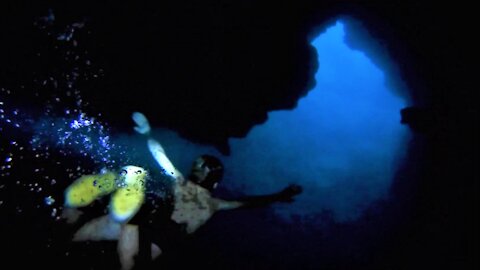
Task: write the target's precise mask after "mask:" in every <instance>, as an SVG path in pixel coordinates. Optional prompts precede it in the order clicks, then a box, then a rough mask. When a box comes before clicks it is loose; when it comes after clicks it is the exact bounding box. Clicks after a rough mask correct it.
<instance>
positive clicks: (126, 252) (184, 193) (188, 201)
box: [118, 139, 243, 269]
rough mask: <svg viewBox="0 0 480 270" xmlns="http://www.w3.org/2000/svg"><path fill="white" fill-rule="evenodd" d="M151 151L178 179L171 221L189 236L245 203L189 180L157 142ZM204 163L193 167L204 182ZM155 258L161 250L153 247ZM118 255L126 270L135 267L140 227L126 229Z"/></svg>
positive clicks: (175, 184)
mask: <svg viewBox="0 0 480 270" xmlns="http://www.w3.org/2000/svg"><path fill="white" fill-rule="evenodd" d="M148 143H149V149H150V151H151V152H154V153H152V154H153V156H154V157H155V159H156V160H157V162H158V163H159V164H160V166H161V167H162V168H168V169H170V170H171V171H169V170H168V169H167V173H168V172H170V174H171V175H173V176H174V180H173V181H174V183H173V184H174V185H173V206H174V207H173V212H172V215H171V216H170V218H171V219H172V220H173V221H175V222H176V223H178V224H185V225H186V232H187V233H188V234H192V233H194V232H195V231H196V230H197V229H198V228H200V227H201V226H202V225H203V224H205V223H206V222H207V221H208V220H209V219H210V218H211V217H212V216H213V214H215V213H216V212H217V211H220V210H229V209H235V208H238V207H241V206H242V205H243V203H242V202H239V201H226V200H222V199H219V198H215V197H213V196H212V195H211V193H210V191H209V190H207V189H205V188H203V187H201V186H200V185H198V184H196V183H193V182H191V181H189V180H188V179H186V178H185V177H184V176H183V175H182V174H181V173H180V172H179V171H178V170H176V169H175V168H174V167H173V165H172V164H171V162H170V160H169V159H168V158H167V157H166V155H165V151H164V150H163V148H162V146H161V145H160V144H159V143H158V142H157V141H155V140H153V139H149V141H148ZM201 165H202V160H201V159H199V160H197V161H196V162H195V163H194V165H193V167H192V175H195V176H196V177H197V179H200V180H202V179H204V178H205V177H206V176H207V175H208V170H209V169H208V167H206V168H201V167H202V166H201ZM151 248H152V259H155V258H156V257H158V256H159V255H160V254H161V250H160V248H159V247H158V246H157V245H155V244H152V246H151ZM118 253H119V257H120V261H121V262H122V267H123V266H125V267H123V269H131V267H133V265H134V256H135V255H136V254H138V226H137V225H132V224H127V225H125V226H123V229H122V231H121V234H120V239H119V243H118Z"/></svg>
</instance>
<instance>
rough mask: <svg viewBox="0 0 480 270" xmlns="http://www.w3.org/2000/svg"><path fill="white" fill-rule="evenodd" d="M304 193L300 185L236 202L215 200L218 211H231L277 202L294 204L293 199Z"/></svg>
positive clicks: (247, 197)
mask: <svg viewBox="0 0 480 270" xmlns="http://www.w3.org/2000/svg"><path fill="white" fill-rule="evenodd" d="M300 193H302V187H301V186H299V185H289V186H288V187H286V188H284V189H283V190H282V191H280V192H277V193H273V194H269V195H257V196H246V197H244V198H240V199H238V200H234V201H225V200H220V199H215V202H216V205H217V209H218V210H230V209H235V208H255V207H264V206H268V205H269V204H272V203H275V202H288V203H290V202H293V200H294V199H293V197H294V196H296V195H298V194H300Z"/></svg>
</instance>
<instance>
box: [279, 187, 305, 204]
mask: <svg viewBox="0 0 480 270" xmlns="http://www.w3.org/2000/svg"><path fill="white" fill-rule="evenodd" d="M302 191H303V189H302V187H301V186H300V185H296V184H292V185H289V186H288V187H286V188H284V189H283V190H282V191H280V192H279V193H278V194H277V198H278V201H279V202H288V203H290V202H293V201H294V199H293V197H294V196H296V195H298V194H300V193H302Z"/></svg>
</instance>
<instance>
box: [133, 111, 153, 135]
mask: <svg viewBox="0 0 480 270" xmlns="http://www.w3.org/2000/svg"><path fill="white" fill-rule="evenodd" d="M132 119H133V121H134V122H135V124H136V125H137V126H136V127H134V128H133V129H135V131H136V132H138V133H140V134H147V133H149V132H150V124H149V123H148V119H147V117H146V116H145V115H144V114H143V113H141V112H134V113H133V114H132Z"/></svg>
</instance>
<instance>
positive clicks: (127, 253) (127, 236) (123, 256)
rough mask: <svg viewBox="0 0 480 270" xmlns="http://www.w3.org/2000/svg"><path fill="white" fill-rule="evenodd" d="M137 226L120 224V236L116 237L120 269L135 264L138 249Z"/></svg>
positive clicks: (128, 267) (130, 267)
mask: <svg viewBox="0 0 480 270" xmlns="http://www.w3.org/2000/svg"><path fill="white" fill-rule="evenodd" d="M138 241H139V237H138V226H136V225H130V224H129V225H125V226H122V231H121V233H120V238H119V239H118V245H117V252H118V257H119V259H120V264H121V266H122V270H129V269H132V268H133V266H134V265H135V260H134V258H135V256H136V255H137V254H138V250H139V242H138Z"/></svg>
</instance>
